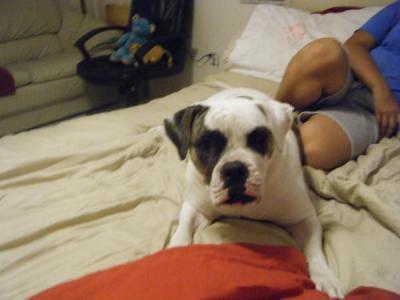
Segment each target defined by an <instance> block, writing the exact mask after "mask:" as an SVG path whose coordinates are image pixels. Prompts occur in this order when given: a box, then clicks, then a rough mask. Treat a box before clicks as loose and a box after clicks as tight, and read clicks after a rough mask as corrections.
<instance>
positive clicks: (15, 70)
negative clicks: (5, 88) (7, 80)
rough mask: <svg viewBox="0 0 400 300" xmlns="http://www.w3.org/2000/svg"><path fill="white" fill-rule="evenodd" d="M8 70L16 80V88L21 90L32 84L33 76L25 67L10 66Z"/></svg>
mask: <svg viewBox="0 0 400 300" xmlns="http://www.w3.org/2000/svg"><path fill="white" fill-rule="evenodd" d="M6 69H7V70H8V71H9V72H10V73H11V75H12V77H13V78H14V83H15V87H16V88H19V87H22V86H24V85H27V84H30V83H31V82H32V76H31V74H29V72H28V71H27V70H26V69H24V68H23V67H20V66H18V65H17V64H15V65H8V66H7V67H6Z"/></svg>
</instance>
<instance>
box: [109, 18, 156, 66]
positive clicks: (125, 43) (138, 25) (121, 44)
mask: <svg viewBox="0 0 400 300" xmlns="http://www.w3.org/2000/svg"><path fill="white" fill-rule="evenodd" d="M154 30H155V26H154V24H151V23H150V22H149V21H148V20H147V19H146V18H141V17H139V15H134V16H133V17H132V22H131V31H130V32H127V33H124V34H123V35H122V36H121V37H120V38H119V39H118V41H117V47H118V49H117V50H115V51H114V52H113V53H112V54H111V56H110V60H111V61H113V62H122V63H123V64H125V65H130V64H134V60H135V57H134V56H135V54H134V52H132V50H131V49H132V48H136V49H139V48H140V47H141V46H142V45H143V44H144V43H146V42H147V41H148V40H149V38H150V36H151V34H152V33H153V32H154Z"/></svg>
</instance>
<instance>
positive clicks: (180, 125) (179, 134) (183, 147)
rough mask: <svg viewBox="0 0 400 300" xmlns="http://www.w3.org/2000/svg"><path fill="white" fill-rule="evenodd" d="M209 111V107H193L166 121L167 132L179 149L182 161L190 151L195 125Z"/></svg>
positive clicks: (177, 113)
mask: <svg viewBox="0 0 400 300" xmlns="http://www.w3.org/2000/svg"><path fill="white" fill-rule="evenodd" d="M207 110H208V107H207V106H203V105H193V106H189V107H187V108H185V109H182V110H180V111H178V112H176V113H175V114H174V116H173V118H172V119H165V120H164V128H165V131H166V133H167V135H168V137H169V138H170V139H171V141H172V142H173V143H174V144H175V146H176V148H177V149H178V153H179V157H180V159H182V160H183V159H185V157H186V154H187V152H188V150H189V147H190V141H191V133H192V128H193V124H194V123H195V121H196V119H198V118H199V117H200V116H201V115H203V114H204V113H205V112H206V111H207Z"/></svg>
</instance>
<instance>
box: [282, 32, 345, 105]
mask: <svg viewBox="0 0 400 300" xmlns="http://www.w3.org/2000/svg"><path fill="white" fill-rule="evenodd" d="M348 68H349V67H348V60H347V58H346V54H345V53H344V50H343V48H342V46H341V45H340V44H339V42H338V41H336V40H335V39H332V38H322V39H318V40H315V41H313V42H311V43H309V44H308V45H306V46H305V47H304V48H302V49H301V50H300V51H299V52H298V53H297V54H296V55H295V56H294V57H293V58H292V60H291V61H290V63H289V64H288V66H287V68H286V71H285V74H284V76H283V79H282V82H281V84H280V86H279V88H278V91H277V94H276V95H275V98H276V99H277V100H279V101H282V102H287V103H290V104H292V105H293V106H294V107H295V108H297V109H303V108H305V107H307V106H309V105H310V104H312V103H314V102H315V101H316V100H318V99H319V98H320V97H321V96H322V95H331V94H334V93H336V92H337V91H339V90H340V89H341V88H342V87H343V85H344V83H345V80H346V77H347V75H348Z"/></svg>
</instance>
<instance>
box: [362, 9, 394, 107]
mask: <svg viewBox="0 0 400 300" xmlns="http://www.w3.org/2000/svg"><path fill="white" fill-rule="evenodd" d="M360 29H361V30H364V31H367V32H368V33H370V34H371V35H372V36H373V37H374V38H375V40H376V45H377V46H376V47H375V48H373V49H371V51H370V54H371V56H372V58H373V60H374V61H375V63H376V65H377V67H378V69H379V70H380V71H381V73H382V74H383V77H384V78H385V79H386V82H387V83H388V85H389V87H390V88H391V90H392V92H393V94H394V96H395V97H396V99H397V101H398V102H399V103H400V1H395V2H394V3H392V4H390V5H388V6H386V7H384V8H383V9H382V10H380V11H379V12H378V13H377V14H376V15H374V16H373V17H372V18H371V19H369V20H368V21H367V22H366V23H365V24H364V25H363V26H362V27H361V28H360Z"/></svg>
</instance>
